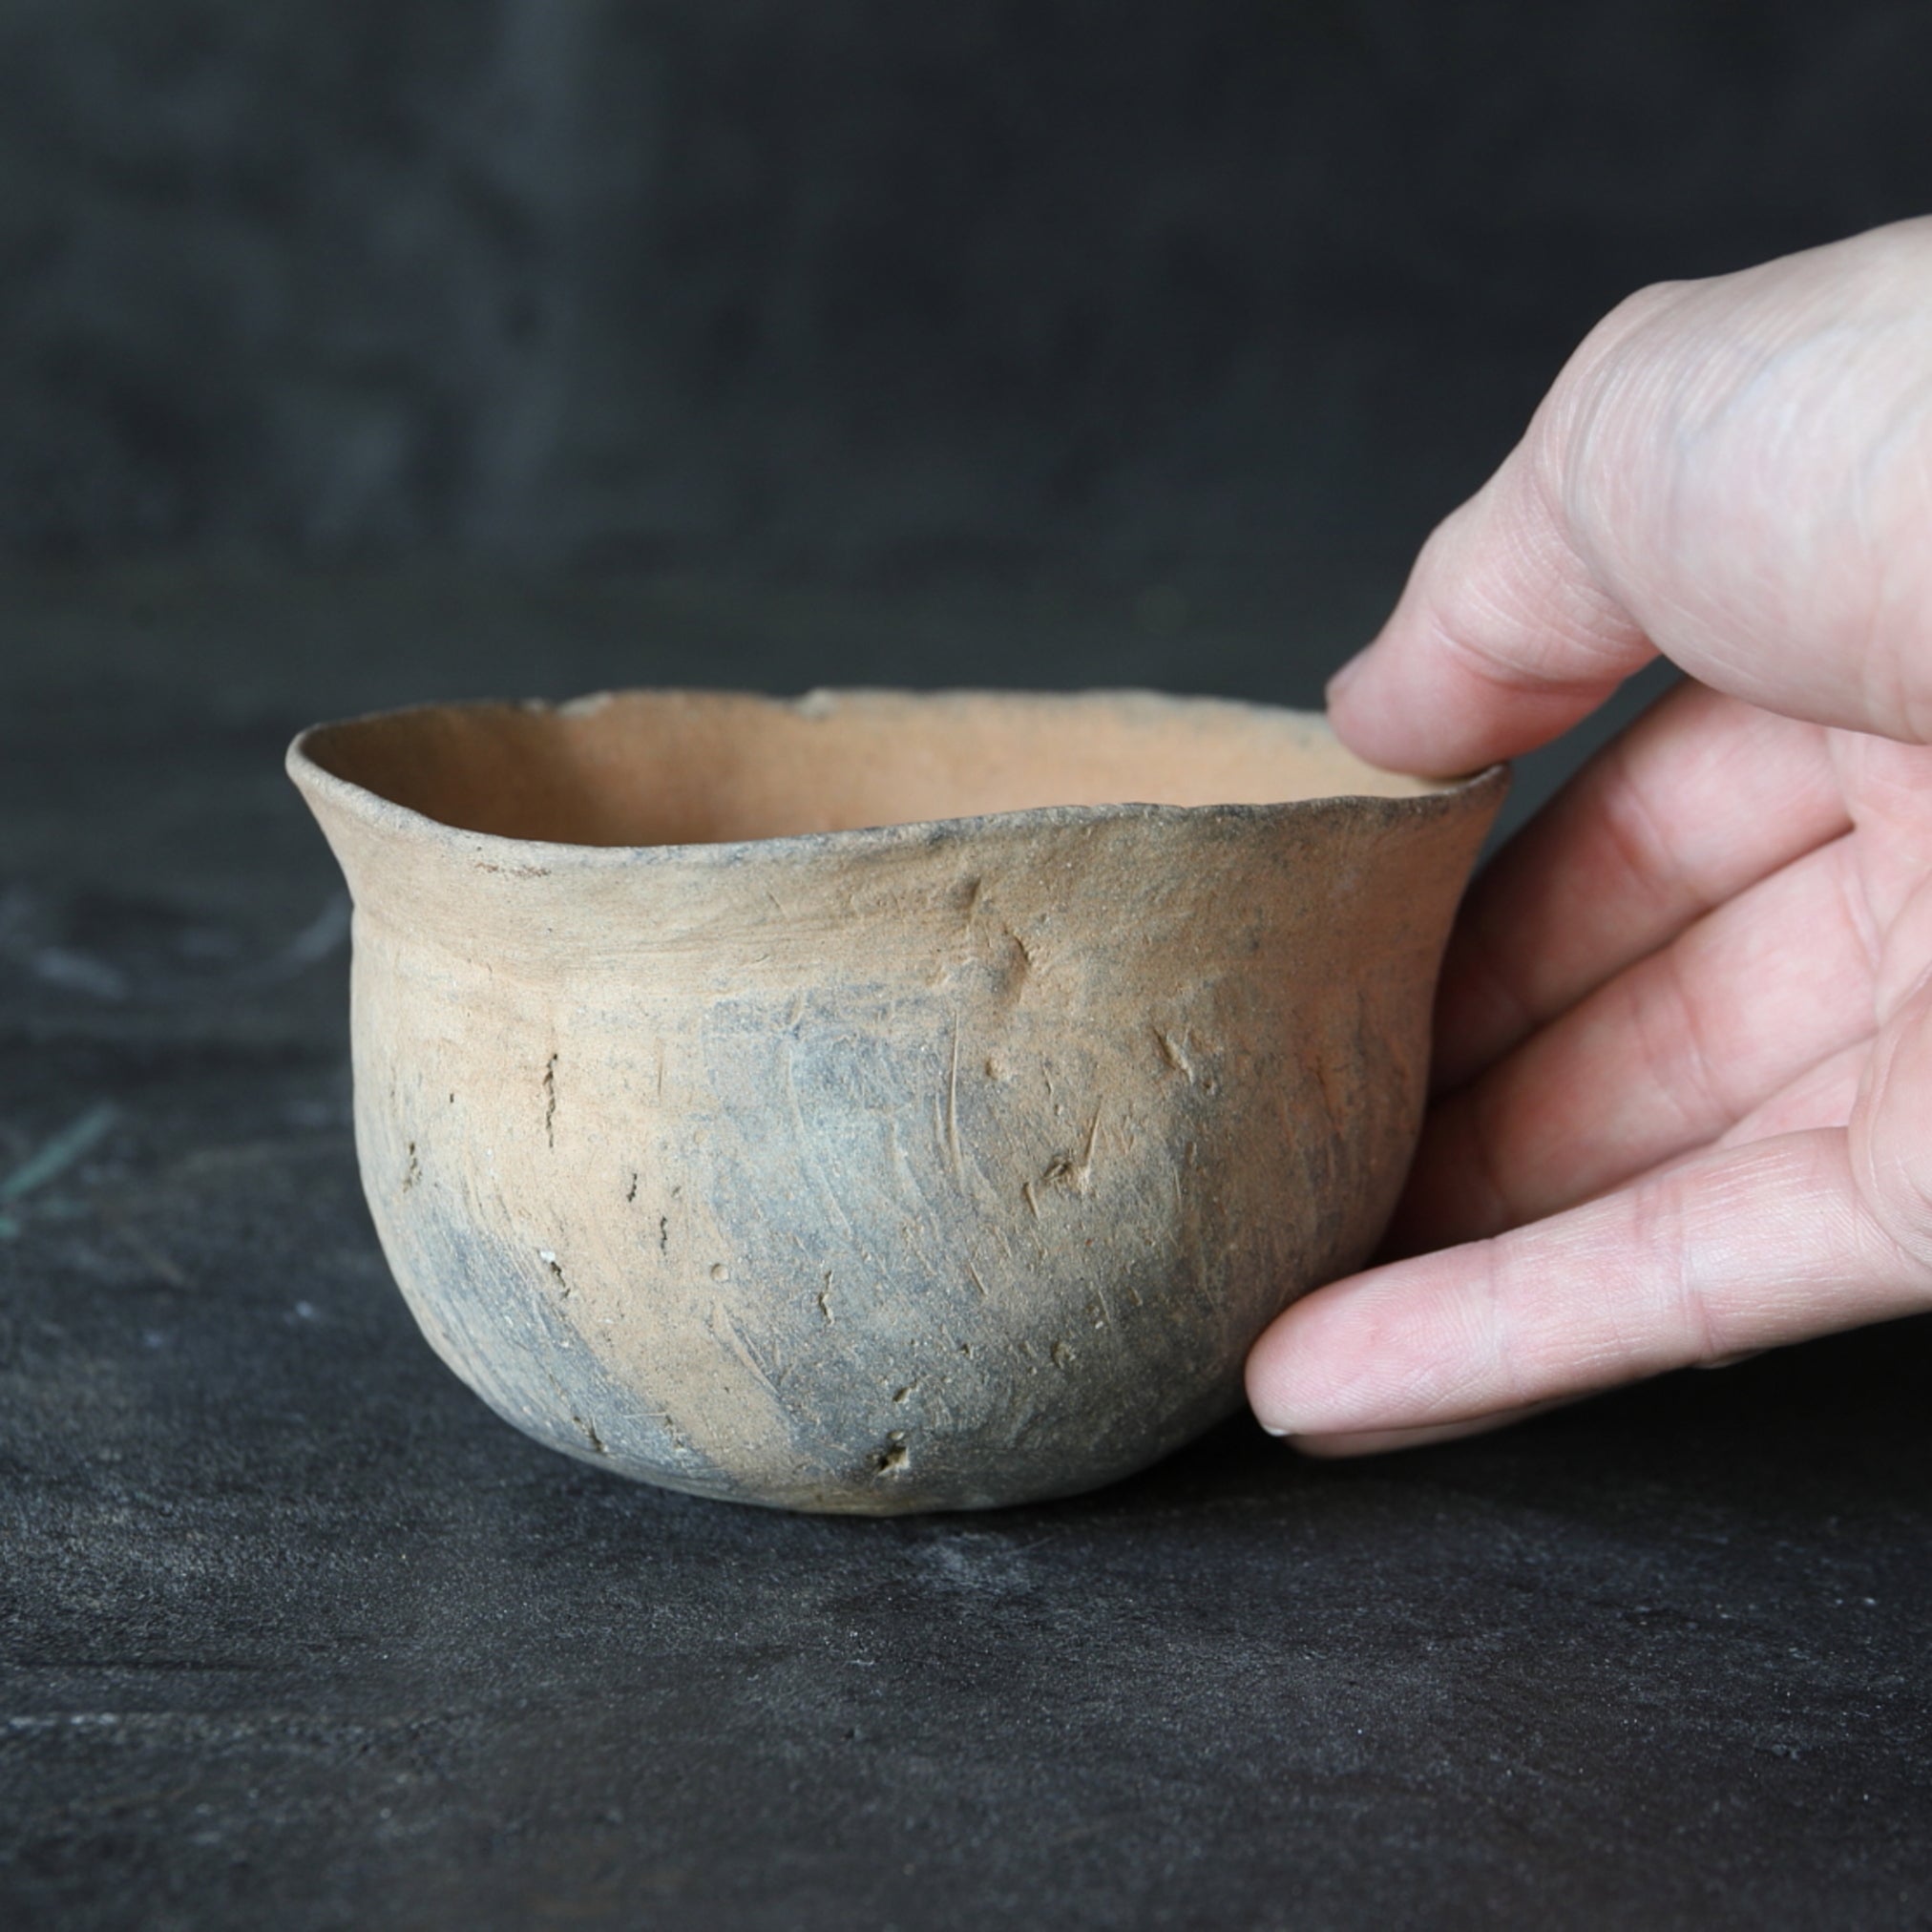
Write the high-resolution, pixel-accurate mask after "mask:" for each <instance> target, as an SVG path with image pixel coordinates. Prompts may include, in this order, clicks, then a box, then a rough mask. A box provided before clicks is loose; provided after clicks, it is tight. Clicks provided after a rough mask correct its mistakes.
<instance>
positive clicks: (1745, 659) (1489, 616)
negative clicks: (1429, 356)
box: [1330, 220, 1932, 772]
mask: <svg viewBox="0 0 1932 1932" xmlns="http://www.w3.org/2000/svg"><path fill="white" fill-rule="evenodd" d="M1928 305H1932V220H1927V221H1907V222H1900V223H1897V224H1895V225H1894V226H1892V227H1889V228H1880V229H1876V230H1874V231H1873V232H1872V233H1870V234H1868V235H1860V236H1856V237H1854V238H1853V239H1852V240H1850V241H1847V242H1835V243H1833V244H1832V245H1830V246H1829V247H1825V248H1815V249H1811V250H1808V251H1806V252H1805V253H1803V254H1799V255H1793V256H1788V257H1786V258H1785V259H1783V260H1782V261H1778V262H1772V263H1766V264H1764V265H1763V266H1762V267H1758V268H1752V269H1746V270H1744V271H1743V272H1742V273H1740V274H1736V275H1727V276H1720V277H1717V278H1714V279H1713V280H1711V281H1708V282H1696V283H1678V284H1666V285H1662V286H1659V287H1656V288H1651V289H1647V290H1644V291H1643V292H1641V293H1640V294H1638V295H1635V296H1632V297H1631V298H1630V299H1629V301H1628V302H1626V303H1624V304H1623V305H1621V306H1620V307H1618V308H1617V309H1615V310H1614V311H1613V312H1612V313H1611V314H1610V315H1609V316H1608V317H1607V319H1606V320H1605V321H1604V322H1603V323H1602V324H1600V325H1599V326H1598V327H1597V328H1595V329H1594V330H1593V331H1592V332H1591V333H1590V335H1589V337H1588V338H1587V339H1586V341H1585V343H1584V345H1583V347H1581V348H1580V349H1578V351H1577V352H1576V354H1575V355H1574V356H1573V357H1571V359H1570V361H1569V363H1568V364H1567V365H1566V366H1565V368H1564V370H1563V372H1562V373H1561V375H1559V377H1558V378H1557V381H1556V384H1555V386H1554V387H1553V388H1552V389H1551V390H1550V393H1549V395H1548V396H1547V397H1546V398H1545V399H1544V403H1543V406H1542V407H1541V408H1540V409H1539V410H1537V412H1536V415H1535V416H1534V418H1533V419H1532V420H1531V423H1530V426H1529V429H1528V431H1527V432H1526V433H1525V435H1524V437H1523V442H1522V443H1521V444H1520V445H1519V446H1518V447H1517V448H1516V450H1514V451H1513V452H1511V454H1510V455H1509V456H1508V458H1507V459H1506V460H1505V461H1504V463H1503V465H1502V469H1501V470H1499V471H1498V472H1497V473H1496V475H1495V476H1494V477H1493V478H1492V479H1491V481H1490V482H1489V484H1488V485H1487V486H1486V487H1485V488H1484V489H1483V490H1482V491H1481V493H1480V494H1478V495H1477V496H1476V497H1474V498H1473V499H1472V500H1471V501H1470V502H1469V503H1467V504H1465V505H1464V506H1463V508H1462V509H1460V510H1459V511H1458V512H1457V513H1456V514H1455V515H1453V516H1451V517H1450V518H1449V519H1448V521H1447V522H1445V523H1444V524H1443V525H1442V526H1441V528H1440V529H1439V530H1438V531H1437V532H1436V534H1435V536H1432V537H1431V538H1430V540H1429V542H1428V543H1427V545H1425V546H1424V548H1423V551H1422V554H1421V556H1420V557H1419V558H1418V562H1417V565H1416V569H1415V572H1414V574H1413V575H1412V576H1411V578H1410V580H1409V583H1408V587H1407V588H1406V589H1405V591H1404V592H1403V594H1402V598H1401V600H1400V602H1399V603H1398V604H1397V608H1396V611H1395V614H1394V616H1393V617H1391V619H1390V620H1389V622H1388V624H1387V625H1386V626H1385V627H1384V629H1383V631H1382V634H1381V636H1380V637H1379V638H1377V640H1376V642H1375V643H1374V644H1373V645H1371V646H1370V648H1369V649H1368V651H1367V652H1365V653H1364V654H1363V656H1362V657H1361V658H1359V659H1357V660H1356V661H1355V663H1354V664H1352V665H1350V666H1349V667H1348V668H1347V669H1346V670H1345V671H1344V672H1343V673H1342V674H1341V676H1340V677H1339V678H1337V680H1336V681H1335V683H1334V684H1333V685H1332V686H1331V688H1330V705H1331V710H1332V713H1333V716H1334V724H1335V728H1336V729H1337V731H1338V732H1339V733H1340V735H1341V736H1342V738H1343V739H1344V740H1346V741H1347V743H1348V744H1349V745H1350V746H1352V747H1353V748H1354V749H1355V750H1356V751H1357V752H1359V753H1361V755H1362V756H1364V757H1366V758H1369V759H1371V760H1373V761H1374V762H1375V763H1376V764H1379V765H1390V766H1396V767H1402V768H1405V769H1410V770H1417V771H1431V772H1449V771H1459V770H1468V769H1471V768H1473V767H1476V766H1479V765H1482V764H1486V763H1488V762H1489V761H1490V760H1492V759H1495V758H1502V757H1508V756H1511V755H1513V754H1514V753H1517V752H1520V751H1524V750H1527V749H1529V748H1530V747H1531V746H1535V745H1538V744H1541V743H1543V742H1544V741H1545V740H1547V739H1549V738H1551V737H1554V736H1555V735H1556V734H1557V733H1559V732H1561V731H1563V730H1565V729H1566V728H1567V727H1568V726H1569V725H1572V724H1574V723H1576V721H1577V720H1578V719H1580V718H1581V717H1583V716H1584V715H1585V714H1586V712H1588V711H1590V710H1592V709H1594V708H1595V706H1596V705H1597V704H1600V703H1602V701H1603V700H1604V699H1605V698H1606V697H1607V696H1608V695H1609V693H1610V692H1611V691H1612V690H1613V689H1614V688H1615V687H1616V685H1617V684H1618V683H1621V682H1622V681H1623V680H1624V679H1625V678H1627V677H1628V676H1629V675H1630V673H1631V672H1632V671H1634V670H1636V669H1638V668H1639V667H1640V666H1641V665H1642V664H1643V663H1644V662H1646V661H1647V660H1648V659H1649V658H1650V657H1651V656H1653V655H1655V654H1656V653H1657V652H1659V651H1661V652H1662V653H1663V654H1664V655H1666V656H1668V657H1669V658H1670V659H1671V660H1672V661H1673V662H1675V663H1677V664H1678V665H1679V666H1680V667H1681V668H1683V669H1684V670H1686V671H1688V672H1689V673H1690V674H1691V676H1692V677H1693V678H1696V679H1698V680H1699V681H1700V682H1702V683H1706V684H1710V685H1712V686H1713V687H1714V688H1716V689H1718V690H1721V691H1724V692H1726V693H1728V694H1729V695H1730V696H1732V697H1734V698H1741V699H1743V700H1745V701H1746V702H1747V703H1749V704H1757V705H1760V706H1763V707H1765V708H1767V709H1770V710H1775V711H1780V712H1783V713H1785V714H1786V715H1788V716H1791V717H1796V718H1802V719H1805V720H1808V721H1810V722H1812V723H1816V724H1822V725H1844V726H1849V727H1851V728H1853V729H1856V730H1861V731H1868V732H1876V733H1879V734H1880V735H1883V736H1886V737H1893V738H1901V739H1904V740H1907V741H1908V742H1912V743H1923V742H1926V741H1927V739H1928V738H1932V652H1928V651H1927V650H1926V648H1925V644H1926V630H1925V612H1926V610H1927V609H1928V608H1932V546H1928V545H1927V544H1926V543H1925V541H1924V531H1925V529H1926V527H1927V519H1928V518H1932V335H1928V333H1927V331H1926V328H1925V315H1926V312H1927V308H1928Z"/></svg>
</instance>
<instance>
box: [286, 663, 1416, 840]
mask: <svg viewBox="0 0 1932 1932" xmlns="http://www.w3.org/2000/svg"><path fill="white" fill-rule="evenodd" d="M302 750H303V752H304V753H305V755H306V756H307V757H308V758H309V759H311V760H312V761H313V762H314V763H315V764H316V765H317V766H319V767H322V769H324V770H325V771H327V772H330V773H332V774H333V775H334V776H336V777H337V778H340V779H344V780H346V781H347V782H348V783H350V784H352V785H356V786H359V787H361V788H364V789H366V790H368V791H370V792H373V793H374V794H376V795H377V796H378V797H380V798H384V799H388V800H389V801H391V802H393V803H394V804H397V805H401V806H405V807H408V808H409V809H411V810H414V811H417V812H421V813H422V814H423V815H424V816H425V817H428V818H431V819H434V820H436V821H438V822H439V823H441V824H444V825H451V826H457V827H460V828H462V829H464V830H470V831H480V832H491V833H495V834H497V835H499V836H503V837H508V838H519V839H538V840H546V841H551V842H556V843H561V844H569V845H587V846H645V845H683V844H706V843H711V842H716V841H721V840H739V839H758V838H772V837H782V836H786V835H788V834H793V833H799V832H814V831H840V830H851V829H853V828H857V827H861V826H884V825H902V824H918V823H924V822H927V821H931V820H935V819H951V818H970V817H977V816H979V815H981V814H985V813H990V812H1003V811H1019V810H1025V809H1032V808H1036V807H1042V806H1094V805H1126V804H1145V805H1181V806H1191V805H1240V804H1254V805H1262V804H1280V803H1286V802H1288V801H1291V800H1294V799H1304V798H1319V797H1332V796H1335V795H1338V794H1355V795H1360V794H1368V795H1372V796H1377V797H1408V796H1413V795H1416V794H1418V793H1422V792H1427V791H1431V790H1436V789H1439V787H1436V786H1432V785H1431V784H1429V783H1428V782H1426V781H1424V780H1419V779H1413V778H1406V777H1401V776H1398V775H1397V774H1395V773H1392V772H1387V771H1380V770H1377V769H1376V767H1373V766H1369V765H1365V764H1363V763H1362V761H1361V760H1360V759H1358V758H1356V757H1355V756H1354V755H1353V754H1352V753H1350V752H1348V751H1346V750H1344V749H1343V748H1342V746H1340V745H1338V744H1337V743H1336V742H1335V740H1334V738H1333V737H1332V736H1331V735H1330V733H1329V730H1328V727H1327V725H1325V724H1324V722H1323V721H1322V720H1321V719H1320V718H1318V717H1315V716H1313V715H1310V714H1307V713H1302V712H1294V711H1283V710H1274V709H1271V708H1268V707H1265V706H1258V705H1249V704H1231V703H1227V702H1224V701H1220V700H1213V699H1183V698H1165V697H1159V696H1156V695H1154V694H1151V693H1145V692H1092V693H1081V694H1075V695H1035V694H1026V693H998V692H938V693H932V694H918V693H910V692H883V691H854V692H839V693H832V692H814V693H812V694H811V695H810V696H809V697H805V698H800V699H796V700H781V699H770V698H759V697H752V696H749V695H746V694H743V693H738V692H712V691H631V692H618V693H608V694H604V695H601V696H599V697H595V698H586V699H579V700H578V701H577V702H575V703H573V704H563V705H558V706H556V707H552V706H549V705H537V704H521V705H519V704H451V705H431V706H425V707H423V708H421V709H418V710H412V711H398V712H390V713H388V714H386V715H383V716H378V717H373V718H363V719H357V720H354V721H352V722H350V723H348V724H345V725H326V726H323V727H321V728H320V729H318V730H316V731H313V732H311V733H309V734H308V736H307V737H306V738H305V740H304V742H303V746H302Z"/></svg>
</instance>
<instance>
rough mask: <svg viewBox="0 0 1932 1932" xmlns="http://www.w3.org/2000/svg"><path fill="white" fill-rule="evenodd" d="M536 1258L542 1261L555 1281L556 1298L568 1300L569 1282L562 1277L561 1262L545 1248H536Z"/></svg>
mask: <svg viewBox="0 0 1932 1932" xmlns="http://www.w3.org/2000/svg"><path fill="white" fill-rule="evenodd" d="M536 1258H537V1260H539V1261H540V1262H542V1263H543V1265H544V1267H546V1268H547V1269H549V1270H550V1273H551V1278H552V1279H553V1280H554V1281H555V1282H556V1283H557V1295H558V1298H559V1299H561V1300H563V1301H568V1300H569V1299H570V1283H569V1282H568V1281H566V1280H565V1279H564V1277H563V1263H562V1262H560V1261H559V1260H558V1259H557V1256H556V1255H554V1254H553V1253H552V1252H551V1251H550V1250H549V1249H547V1248H539V1249H538V1250H536Z"/></svg>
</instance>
